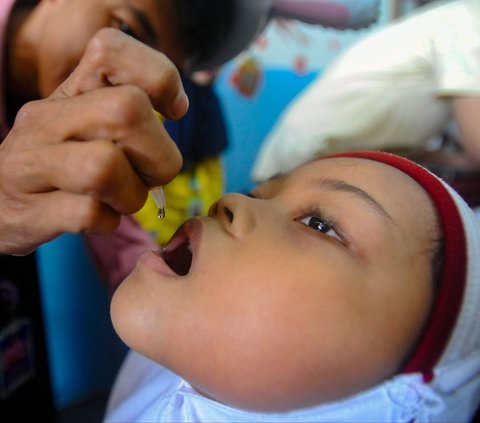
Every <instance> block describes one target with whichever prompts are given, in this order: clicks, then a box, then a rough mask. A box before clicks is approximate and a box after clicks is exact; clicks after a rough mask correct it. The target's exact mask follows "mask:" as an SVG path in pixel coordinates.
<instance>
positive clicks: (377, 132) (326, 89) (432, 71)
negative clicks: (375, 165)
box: [252, 0, 480, 181]
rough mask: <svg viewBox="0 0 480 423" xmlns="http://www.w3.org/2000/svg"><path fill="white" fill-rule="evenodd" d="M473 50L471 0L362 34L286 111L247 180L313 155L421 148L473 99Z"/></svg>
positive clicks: (479, 11)
mask: <svg viewBox="0 0 480 423" xmlns="http://www.w3.org/2000/svg"><path fill="white" fill-rule="evenodd" d="M479 51H480V1H478V0H450V1H448V0H447V1H446V0H441V1H437V2H433V3H430V4H428V5H426V6H424V7H421V8H419V9H417V10H416V11H415V12H414V13H413V14H412V15H410V16H407V17H405V18H404V19H402V20H400V21H398V22H397V23H394V24H389V25H388V26H386V27H383V28H380V29H378V30H375V32H372V33H370V34H369V35H366V36H365V37H364V38H363V39H361V40H360V41H359V42H358V43H356V44H354V45H353V46H352V47H351V48H350V49H348V50H347V51H346V52H345V53H343V54H342V55H341V56H340V57H339V58H338V60H336V61H335V62H334V63H333V64H332V65H331V66H330V67H329V68H327V69H326V71H325V73H324V74H322V75H320V76H319V77H318V79H317V80H316V81H314V82H313V83H312V84H311V85H310V86H308V87H307V88H306V89H305V90H304V91H303V92H302V93H300V95H299V96H298V97H297V98H295V99H294V100H293V101H292V103H291V104H290V105H289V106H288V107H287V109H286V110H285V112H284V113H283V114H282V115H281V116H280V118H279V119H278V121H277V122H276V124H275V126H274V127H273V129H272V131H271V132H270V133H269V134H268V135H267V137H266V139H265V140H264V142H263V144H262V146H261V148H260V151H259V154H258V157H257V160H256V162H255V164H254V167H253V172H252V176H253V178H254V179H255V180H257V181H262V180H265V179H267V178H269V177H271V176H273V175H275V174H277V173H283V172H287V171H289V170H290V169H292V168H293V167H296V166H297V165H299V164H301V163H304V162H305V161H308V160H310V159H312V158H314V157H315V156H316V155H320V154H331V153H335V152H340V151H349V150H360V149H367V150H369V149H382V150H385V149H389V148H398V147H420V146H422V144H423V143H424V142H426V141H428V140H429V139H431V138H432V137H434V136H437V135H439V134H440V133H441V132H442V131H443V130H444V129H445V128H446V127H447V125H448V123H449V122H450V120H451V102H450V99H451V97H452V96H478V95H480V54H479V53H478V52H479Z"/></svg>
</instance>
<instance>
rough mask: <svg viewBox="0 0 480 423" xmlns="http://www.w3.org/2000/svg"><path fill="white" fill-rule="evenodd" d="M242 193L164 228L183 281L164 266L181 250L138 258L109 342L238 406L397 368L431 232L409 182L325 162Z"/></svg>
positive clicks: (425, 284)
mask: <svg viewBox="0 0 480 423" xmlns="http://www.w3.org/2000/svg"><path fill="white" fill-rule="evenodd" d="M253 194H254V198H250V197H248V196H244V195H239V194H233V195H227V196H225V197H223V198H222V199H221V200H220V201H218V203H217V204H216V205H214V206H213V207H212V209H211V213H210V217H208V218H198V219H194V220H191V221H189V222H188V223H187V225H186V226H185V227H184V228H183V229H182V230H181V231H180V235H179V236H178V237H174V241H173V243H171V244H169V245H168V246H167V248H166V250H167V251H171V250H175V247H176V246H178V244H181V243H182V242H183V241H187V240H189V242H190V248H191V249H192V251H193V259H192V263H191V267H190V268H188V266H187V267H186V268H185V267H184V268H183V270H184V271H186V270H188V273H187V274H186V275H185V276H179V275H177V274H176V273H175V272H174V271H173V270H172V269H171V268H170V267H169V266H168V265H167V263H166V262H168V263H170V265H171V266H173V265H172V263H173V261H174V259H176V260H177V261H178V262H180V261H181V259H180V256H181V255H182V253H181V250H182V248H179V249H178V254H176V253H171V254H170V258H166V259H165V261H164V259H162V258H160V257H159V256H158V255H156V254H154V253H148V254H146V255H145V256H144V257H143V258H142V259H140V261H139V263H138V265H137V268H136V270H135V271H134V272H133V273H132V274H131V275H130V276H129V277H128V278H127V279H126V281H125V282H124V283H123V284H122V285H121V286H120V287H119V289H118V290H117V292H116V293H115V296H114V298H113V303H112V318H113V322H114V325H115V328H116V330H117V331H118V333H119V335H120V336H121V337H122V339H123V340H124V341H125V342H126V343H127V344H128V345H130V346H131V347H132V348H134V349H136V350H137V351H139V352H140V353H142V354H144V355H146V356H148V357H150V358H152V359H154V360H156V361H158V362H160V363H161V364H163V365H165V366H167V367H169V368H171V369H172V370H173V371H175V372H176V373H178V374H179V375H180V376H182V377H184V378H186V379H187V380H188V381H189V382H190V383H191V384H192V385H193V386H195V387H196V388H197V389H198V390H199V391H200V392H202V393H204V394H205V395H207V396H210V397H212V398H214V399H216V400H218V401H221V402H225V403H227V404H230V405H234V406H239V407H244V408H250V409H260V410H274V409H276V410H281V409H289V408H295V407H300V406H307V405H313V404H318V403H321V402H326V401H331V400H336V399H339V398H342V397H344V396H346V395H349V394H352V393H354V392H357V391H360V390H363V389H365V388H367V387H370V386H372V385H374V384H376V383H378V382H380V381H382V380H383V379H384V378H386V377H389V376H391V375H393V374H394V373H395V372H397V371H398V370H399V368H400V367H401V365H402V363H403V361H404V360H405V358H406V356H407V355H408V353H409V352H410V350H411V348H412V347H413V345H414V343H415V341H416V340H417V337H418V335H419V331H420V330H421V327H422V324H423V323H424V321H425V319H426V316H427V314H428V310H429V308H430V304H431V301H432V295H433V294H432V280H431V279H432V277H431V269H432V254H433V249H434V242H433V240H434V239H436V238H437V237H438V233H437V229H436V216H435V211H434V209H433V206H432V204H431V203H430V201H429V199H428V197H427V195H426V194H425V193H424V191H423V190H422V188H420V186H419V185H417V183H416V182H414V181H413V180H412V179H410V178H409V177H408V176H406V175H405V174H403V173H401V172H400V171H398V170H396V169H393V168H391V167H388V166H386V165H384V164H381V163H377V162H373V161H369V160H363V159H350V158H336V159H324V160H319V161H315V162H312V163H310V164H307V165H305V166H303V167H300V168H299V169H297V170H295V171H293V172H292V173H290V174H289V175H288V176H284V177H280V178H276V179H273V180H271V181H269V182H266V183H264V184H262V185H260V186H259V187H258V188H257V189H255V190H254V192H253ZM167 213H168V209H167ZM175 239H176V240H175ZM177 241H182V242H177ZM183 253H185V249H183ZM164 256H165V257H167V254H165V255H164ZM173 267H175V268H176V270H177V271H179V269H181V268H182V266H180V265H178V268H177V266H173Z"/></svg>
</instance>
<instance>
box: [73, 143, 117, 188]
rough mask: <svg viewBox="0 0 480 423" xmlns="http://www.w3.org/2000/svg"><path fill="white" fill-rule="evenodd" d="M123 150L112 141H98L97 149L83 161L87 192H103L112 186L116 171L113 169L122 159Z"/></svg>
mask: <svg viewBox="0 0 480 423" xmlns="http://www.w3.org/2000/svg"><path fill="white" fill-rule="evenodd" d="M121 154H122V153H121V151H120V149H119V148H117V147H116V146H115V145H114V144H113V143H112V142H110V141H104V142H98V143H97V145H96V146H95V149H92V151H90V154H89V159H88V160H85V161H84V162H83V169H82V172H81V174H82V175H83V178H84V181H85V185H86V188H85V190H86V192H87V193H91V194H101V193H102V192H103V191H104V190H106V189H108V187H110V185H111V183H112V180H113V177H114V172H113V169H115V168H116V165H117V163H118V161H119V159H120V156H121Z"/></svg>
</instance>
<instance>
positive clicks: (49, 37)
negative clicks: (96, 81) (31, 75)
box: [37, 0, 185, 97]
mask: <svg viewBox="0 0 480 423" xmlns="http://www.w3.org/2000/svg"><path fill="white" fill-rule="evenodd" d="M39 7H41V8H43V9H40V10H41V11H42V13H43V24H42V29H41V34H37V36H38V37H40V38H41V40H42V42H41V44H40V46H39V48H40V51H39V54H38V77H39V90H40V95H42V96H43V97H45V96H47V95H49V94H50V93H51V92H52V91H53V90H54V89H55V88H56V87H57V86H58V85H60V83H61V82H63V81H64V80H65V79H66V78H67V77H68V76H69V75H70V73H71V72H72V71H73V69H74V68H75V67H76V66H77V64H78V63H79V61H80V58H81V57H82V55H83V52H84V50H85V47H86V45H87V43H88V40H89V39H90V38H91V37H92V36H93V35H94V34H95V33H96V32H97V31H98V30H99V29H101V28H104V27H113V28H118V29H121V30H123V31H125V32H126V33H128V34H130V35H132V36H134V37H135V38H137V39H139V40H140V41H142V42H144V43H145V44H147V45H149V46H151V47H153V48H155V49H156V50H160V51H162V52H163V53H165V54H166V55H167V56H168V57H169V58H170V59H171V60H172V61H173V62H174V63H176V64H177V65H179V66H181V65H182V64H183V62H184V61H185V58H184V57H182V50H181V46H180V44H179V42H178V40H179V39H180V37H179V36H178V28H177V26H176V21H175V18H174V16H175V14H174V9H173V6H172V2H171V0H161V1H159V0H43V2H42V3H41V4H40V6H39Z"/></svg>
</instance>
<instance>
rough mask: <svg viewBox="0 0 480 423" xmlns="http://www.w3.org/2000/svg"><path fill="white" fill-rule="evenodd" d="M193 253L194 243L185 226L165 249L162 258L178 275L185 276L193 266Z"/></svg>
mask: <svg viewBox="0 0 480 423" xmlns="http://www.w3.org/2000/svg"><path fill="white" fill-rule="evenodd" d="M192 251H193V248H192V242H191V240H190V238H189V236H188V235H187V232H186V229H185V225H183V226H181V227H180V228H179V229H178V230H177V232H176V233H175V234H174V235H173V237H172V238H171V239H170V241H168V243H167V244H166V245H165V246H164V247H163V249H162V251H161V256H162V258H163V260H164V261H165V263H167V265H168V266H169V267H170V268H171V269H172V270H173V271H174V272H175V273H176V274H177V275H179V276H185V275H187V274H188V272H189V271H190V267H191V266H192V257H193V254H192Z"/></svg>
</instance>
